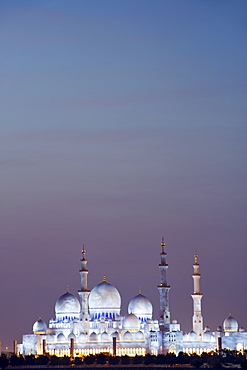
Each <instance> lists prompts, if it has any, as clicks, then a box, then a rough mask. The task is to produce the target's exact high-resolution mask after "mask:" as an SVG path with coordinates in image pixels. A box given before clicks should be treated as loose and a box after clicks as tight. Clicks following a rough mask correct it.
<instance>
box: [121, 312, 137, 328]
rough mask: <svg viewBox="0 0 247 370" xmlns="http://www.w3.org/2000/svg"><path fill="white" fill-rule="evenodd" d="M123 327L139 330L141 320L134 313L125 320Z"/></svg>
mask: <svg viewBox="0 0 247 370" xmlns="http://www.w3.org/2000/svg"><path fill="white" fill-rule="evenodd" d="M123 329H131V330H139V329H140V320H139V319H138V317H136V316H135V315H134V314H133V313H131V314H129V315H127V316H126V317H125V319H124V320H123Z"/></svg>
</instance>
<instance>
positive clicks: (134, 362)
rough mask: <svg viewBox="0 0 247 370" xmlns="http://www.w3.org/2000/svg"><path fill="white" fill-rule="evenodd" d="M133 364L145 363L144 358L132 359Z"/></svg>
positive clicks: (136, 356)
mask: <svg viewBox="0 0 247 370" xmlns="http://www.w3.org/2000/svg"><path fill="white" fill-rule="evenodd" d="M131 362H132V364H135V365H139V364H142V363H143V356H138V355H135V357H133V358H132V359H131Z"/></svg>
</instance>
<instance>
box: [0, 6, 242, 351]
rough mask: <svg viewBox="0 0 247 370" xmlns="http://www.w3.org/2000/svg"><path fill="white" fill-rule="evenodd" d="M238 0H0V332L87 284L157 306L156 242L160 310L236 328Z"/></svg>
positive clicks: (19, 329) (186, 323) (11, 334)
mask: <svg viewBox="0 0 247 370" xmlns="http://www.w3.org/2000/svg"><path fill="white" fill-rule="evenodd" d="M246 20H247V2H246V1H245V0H243V1H242V0H238V1H237V2H236V1H234V0H232V1H228V0H224V1H220V0H217V1H211V0H207V1H197V0H187V1H184V0H174V1H171V0H170V1H168V0H160V1H159V0H154V1H151V0H149V1H145V0H138V1H135V0H125V1H122V0H121V1H120V0H99V1H94V0H92V1H81V0H53V1H51V0H42V1H38V0H37V1H36V0H27V1H26V0H22V1H19V0H12V1H8V0H2V1H1V2H0V50H1V52H0V55H1V57H0V81H1V85H0V86H1V87H0V131H1V132H0V166H1V167H0V169H1V172H0V173H1V177H0V191H1V198H0V199H1V203H0V228H1V230H0V231H1V232H0V247H1V248H0V276H1V284H0V292H1V305H0V318H1V319H0V320H1V321H0V340H2V342H3V347H4V346H7V345H12V341H13V340H14V339H17V340H18V341H20V340H21V335H22V334H24V333H28V332H31V330H32V325H33V322H34V321H35V320H37V319H38V318H39V317H40V316H41V317H42V319H43V320H45V321H46V322H48V320H49V319H50V318H52V317H54V304H55V301H56V299H57V298H58V297H59V296H60V295H61V294H63V293H64V292H65V290H66V286H67V285H69V286H70V291H71V292H72V293H74V294H76V292H77V290H78V289H79V288H80V285H79V273H78V270H79V267H80V264H79V259H80V258H81V248H82V244H83V243H84V244H85V247H86V250H87V258H88V261H89V262H88V267H89V288H91V289H92V288H93V286H94V285H96V284H98V283H99V282H101V281H102V278H103V274H104V273H106V277H107V281H108V282H110V283H112V284H113V285H115V286H116V287H117V288H118V289H119V291H120V293H121V295H122V314H125V313H126V312H127V305H128V302H129V300H130V299H131V298H132V297H133V296H135V295H136V294H137V293H138V288H139V287H141V288H142V292H143V294H144V295H146V296H147V297H148V298H149V299H150V300H151V301H152V303H153V305H154V311H155V315H154V316H156V317H157V313H158V307H159V296H158V291H157V288H156V286H157V284H158V283H159V269H158V263H159V259H160V256H159V253H160V242H161V238H162V236H165V241H166V247H167V252H168V257H167V259H168V263H169V271H168V282H169V283H170V285H171V290H170V308H171V318H172V319H177V320H178V321H179V322H180V323H181V326H182V329H183V330H184V331H188V330H190V329H191V316H192V299H191V297H190V294H191V293H192V278H191V274H192V263H193V254H194V251H195V249H196V250H197V251H198V254H199V262H200V264H201V273H202V282H201V289H202V293H203V294H204V298H203V301H202V303H203V316H204V324H205V325H208V326H209V327H210V328H211V329H212V330H215V329H216V327H217V325H221V324H222V322H223V320H224V318H225V317H226V316H227V315H228V314H229V313H232V315H233V316H234V317H235V318H236V319H237V320H238V321H239V324H240V325H241V326H243V327H244V328H245V329H246V330H247V317H246V310H247V295H246V290H245V289H246V288H245V284H246V280H247V272H246V271H247V269H246V258H247V245H246V240H247V232H246V229H247V228H246V216H247V208H246V203H247V202H246V200H247V199H246V198H247V197H246V183H247V171H246V168H247V149H246V138H247V125H246V110H247V108H246V107H247V104H246V93H247V87H246V86H247V81H246V80H247V73H246V66H247V49H246V37H247V22H246Z"/></svg>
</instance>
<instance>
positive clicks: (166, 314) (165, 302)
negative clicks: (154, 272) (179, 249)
mask: <svg viewBox="0 0 247 370" xmlns="http://www.w3.org/2000/svg"><path fill="white" fill-rule="evenodd" d="M166 255H167V253H166V252H165V239H164V237H163V238H162V241H161V253H160V260H161V261H160V264H159V269H160V284H159V285H158V290H159V293H160V310H159V325H160V329H161V331H163V332H167V331H169V327H170V308H169V290H170V285H168V284H167V276H166V275H167V269H168V264H167V262H166Z"/></svg>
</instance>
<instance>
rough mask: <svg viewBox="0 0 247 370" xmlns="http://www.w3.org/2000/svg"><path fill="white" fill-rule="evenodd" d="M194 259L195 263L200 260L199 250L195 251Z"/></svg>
mask: <svg viewBox="0 0 247 370" xmlns="http://www.w3.org/2000/svg"><path fill="white" fill-rule="evenodd" d="M194 259H195V263H197V260H198V254H197V250H195V254H194Z"/></svg>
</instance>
